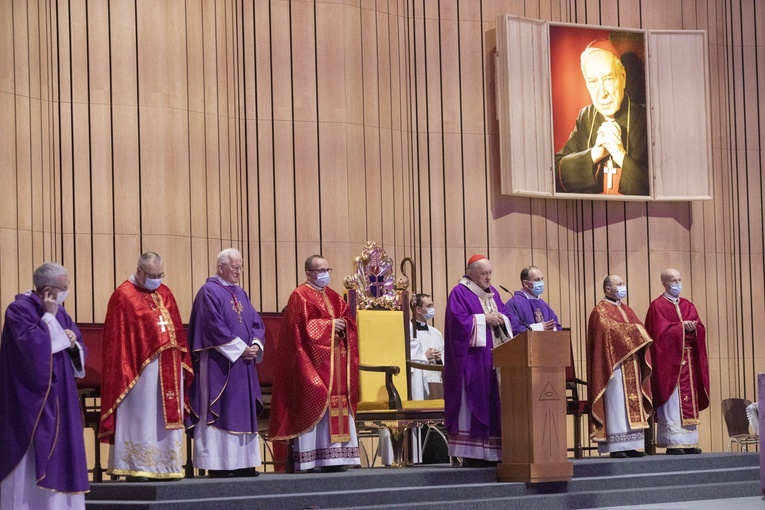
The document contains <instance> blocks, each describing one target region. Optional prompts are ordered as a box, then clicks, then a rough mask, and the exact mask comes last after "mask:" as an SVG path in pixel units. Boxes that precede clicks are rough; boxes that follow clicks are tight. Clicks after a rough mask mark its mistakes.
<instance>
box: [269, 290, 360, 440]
mask: <svg viewBox="0 0 765 510" xmlns="http://www.w3.org/2000/svg"><path fill="white" fill-rule="evenodd" d="M335 318H342V319H345V324H346V328H345V332H344V333H342V332H341V333H340V334H338V332H337V331H335V328H334V319H335ZM358 366H359V354H358V347H357V343H356V324H355V322H354V321H353V319H352V318H351V315H350V310H349V309H348V305H347V304H346V303H345V301H343V299H342V297H341V296H340V295H339V294H338V293H337V292H335V291H333V290H332V289H330V288H326V289H325V290H324V291H323V292H321V291H319V290H316V289H314V288H313V287H311V286H310V285H307V284H303V285H301V286H300V287H298V288H297V289H295V291H293V293H292V294H291V295H290V299H289V302H288V303H287V306H286V308H285V310H284V318H283V319H282V327H281V330H280V333H279V343H278V346H277V352H276V359H275V368H274V386H273V393H272V396H271V419H270V420H269V427H270V428H269V432H268V435H269V438H271V439H276V440H284V439H291V438H293V437H296V436H298V435H300V434H302V433H304V432H307V431H308V430H310V429H311V428H313V427H315V426H316V424H317V423H318V422H319V420H321V418H322V417H323V416H324V413H325V412H327V413H329V426H330V434H331V441H332V442H346V441H349V440H350V416H351V415H352V414H353V413H355V411H356V403H357V402H358V377H359V376H358Z"/></svg>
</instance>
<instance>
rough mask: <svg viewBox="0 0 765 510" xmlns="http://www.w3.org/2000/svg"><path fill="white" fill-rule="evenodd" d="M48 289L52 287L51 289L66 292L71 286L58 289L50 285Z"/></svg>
mask: <svg viewBox="0 0 765 510" xmlns="http://www.w3.org/2000/svg"><path fill="white" fill-rule="evenodd" d="M48 287H50V288H51V289H57V290H60V291H62V292H66V291H68V290H69V285H67V286H66V287H56V286H55V285H48Z"/></svg>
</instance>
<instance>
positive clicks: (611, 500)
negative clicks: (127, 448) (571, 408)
mask: <svg viewBox="0 0 765 510" xmlns="http://www.w3.org/2000/svg"><path fill="white" fill-rule="evenodd" d="M761 494H762V493H761V490H760V483H759V454H756V453H743V454H742V453H709V454H702V455H693V456H682V457H681V456H676V457H675V456H671V457H668V456H666V455H657V456H649V457H644V458H639V459H609V458H589V459H582V460H578V461H574V478H573V479H572V480H571V481H570V482H568V483H546V484H536V485H528V486H527V484H524V483H498V482H497V481H496V474H495V470H494V469H492V468H481V469H468V468H454V467H450V466H447V465H438V466H415V467H409V468H404V469H393V468H368V469H354V470H350V471H348V472H346V473H326V474H294V475H286V474H276V473H265V474H262V475H261V476H260V477H258V478H252V479H241V478H240V479H225V480H220V479H207V478H195V479H187V480H180V481H176V482H147V483H127V482H123V481H117V482H105V483H101V484H93V485H92V486H91V492H90V493H89V494H88V495H87V499H86V502H87V508H88V509H93V510H96V509H98V510H103V509H167V510H175V509H178V510H180V509H184V510H187V509H188V510H193V509H200V510H202V509H204V510H218V509H220V510H224V509H225V510H231V509H239V508H263V509H269V510H270V509H304V508H423V509H425V508H433V509H449V508H454V509H456V508H460V509H463V510H464V509H465V508H513V509H549V508H598V507H609V506H611V507H612V506H621V505H624V506H632V505H638V504H656V503H663V502H678V501H694V500H704V499H722V498H734V497H746V496H760V495H761Z"/></svg>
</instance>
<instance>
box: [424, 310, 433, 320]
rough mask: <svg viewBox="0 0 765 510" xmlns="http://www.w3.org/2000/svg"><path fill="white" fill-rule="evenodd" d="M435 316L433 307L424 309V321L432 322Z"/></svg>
mask: <svg viewBox="0 0 765 510" xmlns="http://www.w3.org/2000/svg"><path fill="white" fill-rule="evenodd" d="M435 316H436V308H435V307H431V308H426V309H425V315H424V317H425V320H426V321H429V320H432V319H433V317H435Z"/></svg>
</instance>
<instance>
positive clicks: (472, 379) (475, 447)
mask: <svg viewBox="0 0 765 510" xmlns="http://www.w3.org/2000/svg"><path fill="white" fill-rule="evenodd" d="M491 273H492V266H491V262H490V261H489V260H488V259H487V258H486V257H484V256H483V255H474V256H473V257H471V258H470V260H469V261H468V266H467V270H466V271H465V276H463V277H462V279H460V282H459V284H457V285H456V286H455V287H454V288H453V289H452V291H451V293H450V294H449V299H448V301H447V305H446V325H445V328H444V400H445V402H444V403H445V415H446V416H445V418H446V419H445V425H446V429H447V431H448V432H449V455H451V456H453V457H459V458H462V459H463V466H468V467H474V466H475V467H478V466H487V465H494V464H496V463H497V462H498V461H499V460H500V457H501V453H502V449H501V444H500V441H501V425H500V404H499V384H498V380H497V372H496V370H495V369H494V368H493V367H492V357H491V350H492V348H493V347H494V346H497V345H499V344H501V343H503V342H505V341H507V340H508V339H509V338H510V335H509V332H510V321H508V319H507V317H505V316H504V315H503V314H502V313H501V312H500V311H499V310H501V309H502V301H501V300H500V299H499V296H498V294H497V291H496V289H494V288H493V287H491V286H490V281H491Z"/></svg>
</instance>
